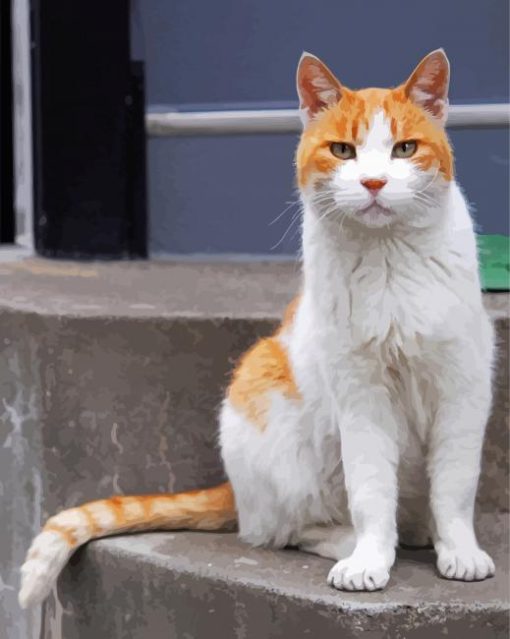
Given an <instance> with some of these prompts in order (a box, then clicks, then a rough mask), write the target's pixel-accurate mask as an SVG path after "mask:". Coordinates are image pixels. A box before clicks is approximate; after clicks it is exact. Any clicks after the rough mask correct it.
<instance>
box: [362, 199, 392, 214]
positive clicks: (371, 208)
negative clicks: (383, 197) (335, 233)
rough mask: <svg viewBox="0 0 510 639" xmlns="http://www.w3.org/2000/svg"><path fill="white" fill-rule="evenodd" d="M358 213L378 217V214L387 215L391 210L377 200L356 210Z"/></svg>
mask: <svg viewBox="0 0 510 639" xmlns="http://www.w3.org/2000/svg"><path fill="white" fill-rule="evenodd" d="M357 214H358V215H368V216H370V217H378V216H380V215H382V216H385V217H389V216H390V215H392V214H393V212H392V210H391V209H389V208H388V207H386V206H383V205H382V204H379V202H370V204H368V205H367V206H365V207H363V208H362V209H359V210H358V211H357Z"/></svg>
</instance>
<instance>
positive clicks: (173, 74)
mask: <svg viewBox="0 0 510 639" xmlns="http://www.w3.org/2000/svg"><path fill="white" fill-rule="evenodd" d="M133 25H134V29H133V35H134V50H135V51H136V52H137V53H138V54H140V55H143V56H144V57H145V59H146V62H147V99H148V101H149V103H150V104H161V103H169V104H180V103H200V102H206V103H208V102H240V101H247V102H252V101H264V100H269V101H274V100H282V101H289V100H290V101H295V91H294V70H295V68H296V63H297V60H298V58H299V56H300V54H301V51H302V50H303V49H306V50H308V51H311V52H312V53H315V54H316V55H319V56H321V57H323V58H324V60H325V61H327V63H328V64H329V65H330V66H331V67H332V69H333V70H334V71H335V72H336V73H338V74H339V76H340V78H341V79H342V80H343V82H344V83H345V84H347V85H352V86H353V87H359V86H370V85H376V86H387V85H388V86H389V85H392V84H396V83H399V82H401V81H402V80H404V79H405V78H406V77H407V75H408V74H409V73H410V72H411V70H412V68H413V67H414V65H415V64H417V62H418V61H419V59H420V57H421V56H423V55H424V54H425V53H428V52H429V51H431V50H432V49H435V48H437V47H440V46H442V47H445V48H446V51H447V53H448V55H449V56H450V59H451V61H452V66H453V83H452V89H451V98H452V101H453V102H476V101H487V102H498V101H500V102H501V101H503V102H505V101H506V100H507V97H508V86H509V85H508V0H428V1H427V2H426V3H420V2H416V1H414V2H413V1H411V0H385V1H384V2H382V1H381V0H313V1H311V0H292V1H289V0H287V1H283V0H279V1H278V2H268V1H267V0H266V1H261V0H214V2H210V1H206V0H202V1H201V2H199V1H196V0H195V1H193V2H189V1H186V0H177V1H174V2H169V1H168V0H133Z"/></svg>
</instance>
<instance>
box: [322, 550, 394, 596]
mask: <svg viewBox="0 0 510 639" xmlns="http://www.w3.org/2000/svg"><path fill="white" fill-rule="evenodd" d="M389 578H390V571H389V568H388V567H387V566H386V563H385V562H381V561H377V560H376V561H370V559H369V558H368V557H365V558H362V557H356V556H354V555H351V556H350V557H347V559H341V560H340V561H338V562H337V563H336V564H335V565H334V566H333V568H332V569H331V570H330V571H329V575H328V584H329V585H330V586H334V587H335V588H337V589H338V590H381V589H382V588H384V586H386V584H387V583H388V580H389Z"/></svg>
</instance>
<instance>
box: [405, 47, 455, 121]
mask: <svg viewBox="0 0 510 639" xmlns="http://www.w3.org/2000/svg"><path fill="white" fill-rule="evenodd" d="M449 84H450V63H449V62H448V58H447V57H446V53H445V52H444V51H443V49H436V50H435V51H432V53H429V54H428V55H427V56H425V57H424V58H423V60H422V61H421V62H420V64H419V65H418V66H417V67H416V69H415V70H414V71H413V72H412V73H411V76H410V77H409V80H407V82H406V83H405V84H404V91H405V93H406V95H407V97H408V98H409V99H410V100H412V101H413V102H414V103H415V104H417V105H418V106H420V107H422V109H425V111H427V112H428V113H430V114H431V115H432V116H433V117H434V118H435V119H436V120H438V121H439V122H440V123H441V124H442V125H444V124H445V123H446V118H447V115H448V85H449Z"/></svg>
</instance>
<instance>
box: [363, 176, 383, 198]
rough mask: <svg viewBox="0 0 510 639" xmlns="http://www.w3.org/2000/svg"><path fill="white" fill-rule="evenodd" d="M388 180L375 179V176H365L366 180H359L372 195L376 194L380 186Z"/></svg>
mask: <svg viewBox="0 0 510 639" xmlns="http://www.w3.org/2000/svg"><path fill="white" fill-rule="evenodd" d="M387 181H388V180H384V179H377V178H367V179H366V180H361V184H363V186H364V187H365V188H366V189H368V190H369V191H370V193H372V195H377V194H378V193H379V191H380V190H381V189H382V187H383V186H384V185H385V184H386V182H387Z"/></svg>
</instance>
